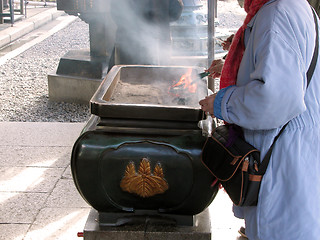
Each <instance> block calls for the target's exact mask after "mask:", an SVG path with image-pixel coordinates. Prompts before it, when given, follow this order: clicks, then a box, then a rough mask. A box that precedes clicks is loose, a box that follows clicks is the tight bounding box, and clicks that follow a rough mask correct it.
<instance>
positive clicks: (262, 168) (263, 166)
mask: <svg viewBox="0 0 320 240" xmlns="http://www.w3.org/2000/svg"><path fill="white" fill-rule="evenodd" d="M311 9H312V13H313V18H314V22H315V28H316V44H315V48H314V51H313V56H312V60H311V64H310V66H309V69H308V71H307V87H308V86H309V84H310V81H311V78H312V75H313V73H314V70H315V68H316V65H317V59H318V52H319V32H318V31H319V30H318V21H317V16H316V13H315V11H314V9H313V8H312V7H311ZM288 123H289V122H287V123H286V124H285V125H284V126H283V127H282V128H281V130H280V132H279V133H278V135H277V136H276V137H275V138H274V140H273V143H272V145H271V147H270V148H269V150H268V152H267V154H266V155H265V156H264V158H263V160H262V162H261V165H260V167H259V171H258V174H259V175H263V174H265V172H266V170H267V167H268V164H269V160H270V157H271V153H272V150H273V147H274V144H275V143H276V141H277V140H278V138H279V137H280V135H281V133H282V132H283V131H284V129H285V128H286V126H287V125H288Z"/></svg>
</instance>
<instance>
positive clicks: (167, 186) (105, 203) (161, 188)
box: [71, 66, 218, 225]
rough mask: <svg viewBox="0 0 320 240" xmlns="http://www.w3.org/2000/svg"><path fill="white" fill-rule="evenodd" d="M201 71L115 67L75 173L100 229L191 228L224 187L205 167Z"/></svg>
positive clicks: (75, 160)
mask: <svg viewBox="0 0 320 240" xmlns="http://www.w3.org/2000/svg"><path fill="white" fill-rule="evenodd" d="M198 73H199V69H197V68H187V67H166V66H115V67H113V68H112V70H111V71H110V72H109V73H108V75H107V77H106V78H105V79H104V81H103V82H102V84H101V85H100V87H99V89H98V90H97V92H96V93H95V95H94V96H93V98H92V99H91V113H92V116H91V118H90V120H89V121H88V123H87V125H86V126H85V128H84V129H83V131H82V133H81V135H80V137H79V138H78V139H77V141H76V142H75V144H74V147H73V151H72V159H71V168H72V174H73V179H74V182H75V185H76V187H77V189H78V191H79V192H80V194H81V195H82V197H83V198H84V199H85V200H86V201H87V202H88V203H89V204H90V205H91V206H92V207H93V208H95V209H96V210H97V211H98V212H99V223H100V225H120V224H122V223H124V222H126V221H129V220H128V219H130V218H132V217H136V216H143V215H148V216H154V217H159V218H168V219H173V220H174V221H176V223H177V224H182V225H192V224H193V223H194V216H195V215H196V214H198V213H200V212H202V211H203V210H204V209H205V208H206V207H207V206H208V205H209V204H210V203H211V202H212V200H213V199H214V197H215V196H216V193H217V191H218V187H217V186H216V185H215V186H213V187H212V186H211V184H212V182H213V181H214V179H213V177H212V176H211V175H210V173H209V172H208V170H207V169H206V168H205V167H204V166H203V165H202V163H201V150H202V147H203V145H204V141H205V137H203V135H202V131H201V129H199V128H198V122H199V121H200V120H201V119H202V114H203V113H202V111H201V110H200V109H199V104H198V101H199V99H201V98H203V97H205V96H206V95H207V83H206V80H203V79H200V78H199V77H198Z"/></svg>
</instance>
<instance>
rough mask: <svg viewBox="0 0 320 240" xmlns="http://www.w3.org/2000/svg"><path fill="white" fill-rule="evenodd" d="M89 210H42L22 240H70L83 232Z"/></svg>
mask: <svg viewBox="0 0 320 240" xmlns="http://www.w3.org/2000/svg"><path fill="white" fill-rule="evenodd" d="M89 211H90V208H83V209H81V208H80V209H79V208H44V209H42V210H41V211H40V213H39V215H38V216H37V219H36V220H35V221H34V223H33V224H32V226H31V228H30V230H29V231H28V233H27V234H26V236H25V238H24V240H44V239H45V240H72V239H74V240H75V239H80V238H77V233H78V232H82V231H83V227H84V224H85V222H86V219H87V216H88V214H89Z"/></svg>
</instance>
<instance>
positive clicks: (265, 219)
mask: <svg viewBox="0 0 320 240" xmlns="http://www.w3.org/2000/svg"><path fill="white" fill-rule="evenodd" d="M245 43H246V51H245V53H244V56H243V59H242V62H241V65H240V69H239V72H238V78H237V85H236V86H232V87H230V88H228V89H227V90H226V91H225V92H224V94H221V95H220V97H221V113H220V114H221V116H222V118H223V119H224V120H225V121H227V122H229V123H235V124H237V125H239V126H242V127H243V128H244V132H245V138H246V140H247V141H248V142H249V143H251V144H252V145H254V146H255V147H256V148H258V149H260V150H261V156H262V157H263V156H264V155H265V153H266V151H267V150H268V149H269V147H270V145H271V143H272V141H273V139H274V137H275V136H276V135H277V133H278V132H279V130H280V128H281V126H283V125H284V124H285V123H286V122H288V121H290V123H289V125H288V126H287V128H286V129H285V131H284V132H283V133H282V135H281V136H280V138H279V139H278V141H277V143H276V145H275V148H274V150H273V153H272V157H271V159H270V163H269V166H268V169H267V172H266V174H265V176H264V177H263V180H262V185H261V189H260V194H259V202H258V206H257V207H235V208H234V212H235V215H242V216H243V217H244V218H245V222H246V233H247V235H248V237H249V239H250V240H253V239H254V240H256V239H259V240H278V239H279V240H319V239H320V67H319V66H320V57H319V60H318V64H317V67H316V69H315V72H314V75H313V78H312V80H311V84H310V85H309V87H308V89H307V90H306V71H307V70H308V67H309V65H310V62H311V58H312V55H313V51H314V46H315V25H314V19H313V15H312V11H311V8H310V6H309V5H308V3H307V1H306V0H271V1H269V2H268V3H266V4H265V5H264V6H263V7H262V8H261V9H260V10H259V12H258V13H257V14H256V16H255V17H254V18H253V19H252V21H251V22H250V23H249V24H248V28H247V29H246V32H245ZM222 93H223V91H222ZM218 96H219V95H218ZM217 101H218V102H219V97H217ZM215 104H216V102H215Z"/></svg>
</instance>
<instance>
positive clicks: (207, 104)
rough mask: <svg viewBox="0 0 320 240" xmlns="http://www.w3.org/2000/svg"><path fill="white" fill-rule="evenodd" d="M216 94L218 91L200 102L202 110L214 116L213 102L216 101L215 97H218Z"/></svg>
mask: <svg viewBox="0 0 320 240" xmlns="http://www.w3.org/2000/svg"><path fill="white" fill-rule="evenodd" d="M216 95H217V93H214V94H212V95H210V96H207V97H206V98H204V99H202V100H200V102H199V104H200V106H201V109H202V111H204V112H205V113H206V114H209V115H211V117H214V114H213V103H214V99H215V98H216Z"/></svg>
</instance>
